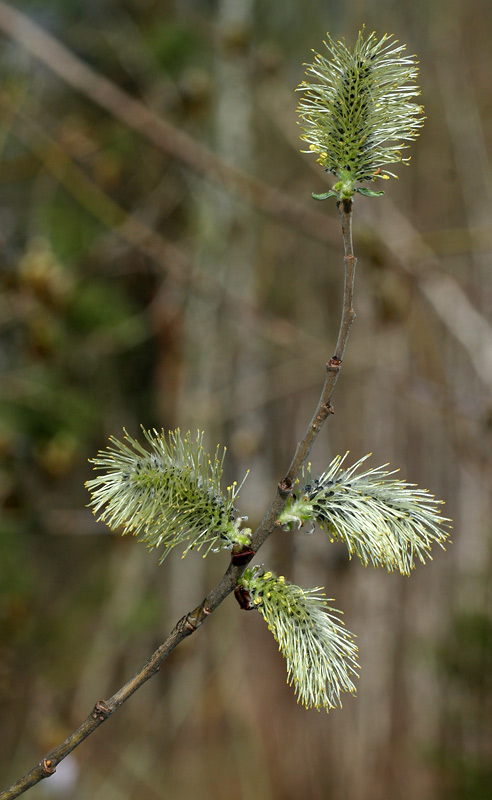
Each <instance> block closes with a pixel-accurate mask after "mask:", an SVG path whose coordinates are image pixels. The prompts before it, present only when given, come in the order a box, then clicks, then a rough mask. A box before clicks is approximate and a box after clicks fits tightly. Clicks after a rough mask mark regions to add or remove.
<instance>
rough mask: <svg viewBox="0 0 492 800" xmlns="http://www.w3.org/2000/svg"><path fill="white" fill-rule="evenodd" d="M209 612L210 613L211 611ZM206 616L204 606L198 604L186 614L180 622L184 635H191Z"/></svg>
mask: <svg viewBox="0 0 492 800" xmlns="http://www.w3.org/2000/svg"><path fill="white" fill-rule="evenodd" d="M208 613H210V611H209V612H208ZM205 616H206V612H205V609H204V608H203V606H197V607H196V608H195V609H194V610H193V611H190V613H189V614H186V616H185V617H183V618H182V620H181V622H180V628H181V630H182V632H183V633H184V635H185V636H190V634H192V633H194V631H196V629H197V628H199V627H200V625H201V624H202V622H203V620H204V618H205Z"/></svg>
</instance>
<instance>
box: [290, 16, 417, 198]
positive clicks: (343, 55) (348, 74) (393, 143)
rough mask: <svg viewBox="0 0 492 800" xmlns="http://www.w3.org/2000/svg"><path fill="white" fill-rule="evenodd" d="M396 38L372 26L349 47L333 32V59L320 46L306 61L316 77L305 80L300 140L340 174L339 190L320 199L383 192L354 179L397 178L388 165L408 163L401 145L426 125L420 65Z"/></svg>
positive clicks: (329, 45) (329, 43) (330, 42)
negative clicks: (416, 99) (372, 30)
mask: <svg viewBox="0 0 492 800" xmlns="http://www.w3.org/2000/svg"><path fill="white" fill-rule="evenodd" d="M395 45H396V41H395V40H394V39H393V37H392V36H388V35H387V34H385V35H384V36H383V37H382V38H381V39H380V40H378V39H377V37H376V35H375V33H371V34H370V35H369V36H368V37H367V39H364V34H363V32H362V31H360V32H359V36H358V38H357V41H356V44H355V46H354V48H353V50H349V49H348V47H347V46H346V44H345V42H344V41H338V42H335V41H334V40H333V39H331V37H330V36H329V35H328V34H327V41H326V42H325V46H326V48H327V50H328V52H329V54H330V56H331V59H330V58H327V57H326V56H324V55H320V54H319V53H315V60H314V64H310V65H309V66H308V69H307V73H306V74H307V75H309V76H314V78H315V79H317V81H318V82H317V83H307V82H306V81H304V82H303V83H301V85H300V86H299V90H300V91H301V92H303V97H302V99H301V101H300V102H299V107H298V113H299V115H300V117H301V120H302V123H303V124H302V130H303V134H302V136H301V139H302V140H303V141H304V142H307V143H308V144H309V150H307V151H305V152H315V153H318V159H317V161H318V163H319V164H321V166H323V167H324V168H325V169H326V170H327V172H332V173H333V174H334V175H335V176H336V177H337V178H338V181H337V183H336V184H335V186H334V192H327V193H325V194H324V195H314V196H315V198H316V199H326V198H327V197H332V196H335V197H338V199H340V200H341V199H348V198H351V197H352V196H353V194H354V192H360V193H361V194H364V195H366V196H370V197H372V196H377V195H378V194H382V192H371V190H368V189H366V188H364V187H356V183H357V182H358V181H371V182H372V181H374V180H375V179H376V177H382V178H386V179H387V178H388V177H389V176H390V175H391V176H392V177H396V176H395V175H394V173H393V172H389V171H388V170H387V169H386V168H385V167H386V165H388V164H394V163H397V162H400V161H401V162H403V163H406V162H408V160H409V159H407V158H403V157H402V155H401V150H402V149H404V148H406V147H408V144H405V142H409V141H412V140H414V139H415V138H416V137H417V136H418V131H419V128H420V127H421V126H422V125H423V118H422V116H421V114H422V107H421V106H419V105H417V104H416V103H414V102H413V101H412V98H413V97H416V96H417V95H419V94H420V92H419V90H418V87H417V86H415V84H414V83H413V81H414V80H415V78H416V76H417V73H418V68H417V61H416V60H415V56H404V55H403V51H404V50H405V45H400V46H395Z"/></svg>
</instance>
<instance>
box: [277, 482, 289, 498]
mask: <svg viewBox="0 0 492 800" xmlns="http://www.w3.org/2000/svg"><path fill="white" fill-rule="evenodd" d="M277 488H278V491H279V494H280V496H281V497H283V498H286V497H290V494H291V491H292V478H284V479H283V481H280V483H279V485H278V487H277Z"/></svg>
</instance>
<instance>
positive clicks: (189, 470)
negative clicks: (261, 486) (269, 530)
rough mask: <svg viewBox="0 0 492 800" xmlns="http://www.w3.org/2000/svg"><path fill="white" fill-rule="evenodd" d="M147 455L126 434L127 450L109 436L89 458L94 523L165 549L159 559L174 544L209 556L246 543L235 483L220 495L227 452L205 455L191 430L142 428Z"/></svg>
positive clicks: (185, 551)
mask: <svg viewBox="0 0 492 800" xmlns="http://www.w3.org/2000/svg"><path fill="white" fill-rule="evenodd" d="M143 433H144V436H145V438H146V440H147V442H148V444H149V445H150V450H147V449H146V448H145V447H143V446H142V445H141V444H140V443H139V442H138V441H137V440H135V439H133V438H132V437H131V436H129V435H128V434H127V433H126V431H125V439H126V440H127V442H128V443H129V445H130V446H128V445H127V444H125V443H124V442H120V441H119V440H118V439H115V438H114V437H112V438H111V440H110V441H111V445H110V446H109V447H108V448H107V449H106V450H105V451H100V452H99V453H98V455H97V457H96V458H95V459H92V462H93V464H94V465H95V467H94V468H95V469H96V470H101V472H102V474H101V475H99V476H98V477H97V478H94V479H93V480H91V481H87V483H86V486H87V488H88V489H89V491H90V492H91V495H92V501H91V503H90V505H91V506H92V508H93V512H94V514H98V513H99V512H101V513H100V514H99V517H98V519H99V520H102V521H103V522H106V523H107V524H108V525H109V527H110V528H111V529H115V528H118V527H120V526H121V527H122V529H123V530H122V532H123V534H126V533H132V534H133V535H134V536H138V537H139V539H140V540H141V541H143V542H145V543H146V544H147V546H148V547H149V549H154V548H156V547H159V546H161V545H162V546H163V547H164V548H165V549H164V551H163V554H162V555H161V561H163V560H164V558H165V557H166V555H167V554H168V553H169V552H170V550H171V549H172V548H173V547H175V546H176V545H180V544H184V545H185V549H184V552H183V555H186V553H187V552H189V550H191V549H197V550H200V548H202V547H204V546H205V547H206V551H205V555H206V554H207V553H208V552H209V551H210V550H211V549H215V550H221V549H224V548H231V547H233V546H234V545H239V546H241V545H243V546H244V545H246V544H247V543H248V542H249V533H250V531H249V529H247V528H245V529H243V530H240V525H241V521H242V520H241V518H240V517H239V518H237V519H236V515H235V509H234V500H235V498H236V497H237V495H238V492H239V489H240V488H241V487H237V486H236V485H233V486H231V487H229V488H228V489H227V493H226V494H224V493H223V492H222V489H221V486H220V481H221V477H222V472H223V461H224V455H225V451H224V452H223V453H222V456H221V457H220V458H219V449H218V448H217V451H216V453H215V456H214V457H211V456H209V455H208V454H207V453H205V451H204V449H203V444H202V439H203V435H202V434H197V436H196V438H195V440H192V438H191V436H190V433H189V432H188V433H187V434H186V436H185V437H184V438H182V437H181V434H180V431H179V430H176V431H171V432H170V433H169V434H168V437H167V438H166V436H165V434H164V432H163V431H162V432H161V433H158V432H157V431H155V430H154V431H146V430H143Z"/></svg>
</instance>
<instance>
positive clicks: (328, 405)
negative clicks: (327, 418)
mask: <svg viewBox="0 0 492 800" xmlns="http://www.w3.org/2000/svg"><path fill="white" fill-rule="evenodd" d="M323 405H324V407H325V408H326V410H327V412H328V414H334V413H335V406H332V404H331V403H329V402H326V403H324V404H323Z"/></svg>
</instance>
